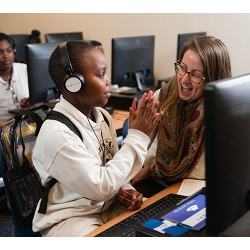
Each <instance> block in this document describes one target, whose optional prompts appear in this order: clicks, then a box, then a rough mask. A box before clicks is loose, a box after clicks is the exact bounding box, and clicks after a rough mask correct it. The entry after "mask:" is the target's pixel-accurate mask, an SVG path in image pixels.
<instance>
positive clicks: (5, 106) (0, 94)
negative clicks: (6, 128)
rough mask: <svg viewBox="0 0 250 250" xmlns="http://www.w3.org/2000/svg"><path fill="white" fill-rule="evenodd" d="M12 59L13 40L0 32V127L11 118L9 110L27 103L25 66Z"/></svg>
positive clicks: (13, 50) (13, 57)
mask: <svg viewBox="0 0 250 250" xmlns="http://www.w3.org/2000/svg"><path fill="white" fill-rule="evenodd" d="M14 59H15V42H14V40H13V39H12V38H11V36H9V35H7V34H5V33H0V127H2V126H3V125H4V124H6V122H8V121H9V120H10V119H11V118H13V116H14V115H13V114H11V113H9V111H10V110H14V109H17V108H19V107H26V106H28V105H29V99H28V97H29V88H28V76H27V66H26V64H23V63H15V62H14Z"/></svg>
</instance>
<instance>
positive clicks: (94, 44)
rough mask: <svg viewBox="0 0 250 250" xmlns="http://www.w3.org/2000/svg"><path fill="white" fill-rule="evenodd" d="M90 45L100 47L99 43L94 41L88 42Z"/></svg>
mask: <svg viewBox="0 0 250 250" xmlns="http://www.w3.org/2000/svg"><path fill="white" fill-rule="evenodd" d="M90 43H91V44H92V45H93V46H102V43H101V42H99V41H96V40H90Z"/></svg>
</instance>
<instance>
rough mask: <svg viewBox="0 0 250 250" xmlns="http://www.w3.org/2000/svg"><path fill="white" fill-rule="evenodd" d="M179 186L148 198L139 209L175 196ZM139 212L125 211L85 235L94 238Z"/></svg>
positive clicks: (168, 188) (171, 187)
mask: <svg viewBox="0 0 250 250" xmlns="http://www.w3.org/2000/svg"><path fill="white" fill-rule="evenodd" d="M180 185H181V182H178V183H175V184H173V185H171V186H170V187H167V188H165V189H164V190H162V191H161V192H159V193H158V194H155V195H154V196H152V197H150V198H148V199H147V200H145V201H144V202H143V204H142V206H141V209H143V208H145V207H147V206H149V205H151V204H152V203H154V202H156V201H158V200H159V199H161V198H163V197H164V196H166V195H168V194H171V193H172V194H176V193H177V192H178V190H179V188H180ZM141 209H140V210H141ZM140 210H136V211H133V212H129V211H126V212H124V213H122V214H120V215H118V216H117V217H115V218H113V219H112V220H110V221H108V222H107V223H105V224H104V225H102V226H100V227H99V228H97V229H96V230H94V231H92V232H90V233H89V234H87V236H96V235H97V234H99V233H101V232H103V231H105V230H106V229H108V228H110V227H112V226H113V225H115V224H117V223H118V222H120V221H122V220H124V219H126V218H128V217H129V216H131V215H133V214H135V213H136V212H138V211H140Z"/></svg>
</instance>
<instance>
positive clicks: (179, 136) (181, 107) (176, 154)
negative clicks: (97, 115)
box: [131, 36, 231, 197]
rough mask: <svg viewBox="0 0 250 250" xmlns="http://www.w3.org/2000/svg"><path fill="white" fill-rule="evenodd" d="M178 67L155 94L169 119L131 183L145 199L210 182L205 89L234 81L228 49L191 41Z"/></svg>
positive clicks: (213, 42)
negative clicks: (191, 182) (186, 182)
mask: <svg viewBox="0 0 250 250" xmlns="http://www.w3.org/2000/svg"><path fill="white" fill-rule="evenodd" d="M174 68H175V72H176V74H175V77H174V78H173V79H172V80H171V81H170V82H169V83H167V84H165V85H163V87H162V88H161V89H160V90H158V91H157V92H156V93H155V95H156V96H157V97H158V99H159V103H160V109H161V110H162V111H163V112H164V115H163V117H162V119H161V121H160V123H159V126H158V130H156V131H155V133H157V134H156V137H155V140H154V142H153V143H152V145H151V147H150V149H149V152H148V155H147V157H146V160H145V162H144V167H143V169H142V170H141V171H140V172H139V173H138V174H137V175H136V176H135V177H134V178H133V180H132V181H131V183H132V184H133V185H134V187H135V188H136V189H137V190H138V191H139V192H142V193H143V194H144V196H146V197H149V196H151V195H153V194H154V193H157V192H159V191H160V190H162V189H163V188H164V186H165V187H166V186H168V185H169V184H171V183H172V182H175V181H178V180H182V179H184V178H195V179H204V178H205V160H204V130H205V127H204V97H203V93H204V87H205V85H206V84H207V83H208V82H212V81H217V80H220V79H224V78H229V77H231V65H230V58H229V53H228V50H227V48H226V46H225V45H224V43H223V42H222V41H221V40H219V39H217V38H214V37H211V36H205V37H200V38H195V39H193V40H191V41H189V42H188V43H187V44H186V45H185V47H184V49H183V51H182V53H181V56H180V59H179V60H178V61H177V62H176V63H175V64H174Z"/></svg>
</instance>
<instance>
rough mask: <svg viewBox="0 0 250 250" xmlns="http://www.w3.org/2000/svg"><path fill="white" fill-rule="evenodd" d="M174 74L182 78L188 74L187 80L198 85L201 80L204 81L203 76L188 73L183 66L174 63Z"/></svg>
mask: <svg viewBox="0 0 250 250" xmlns="http://www.w3.org/2000/svg"><path fill="white" fill-rule="evenodd" d="M174 67H175V72H176V73H177V74H179V75H181V76H184V75H186V74H188V76H189V79H190V81H191V82H193V83H196V84H200V83H201V81H202V80H205V79H206V78H205V77H204V76H201V75H199V74H197V73H195V72H192V71H188V70H187V69H186V68H185V67H184V66H182V65H181V64H180V63H178V62H176V63H175V64H174Z"/></svg>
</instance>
